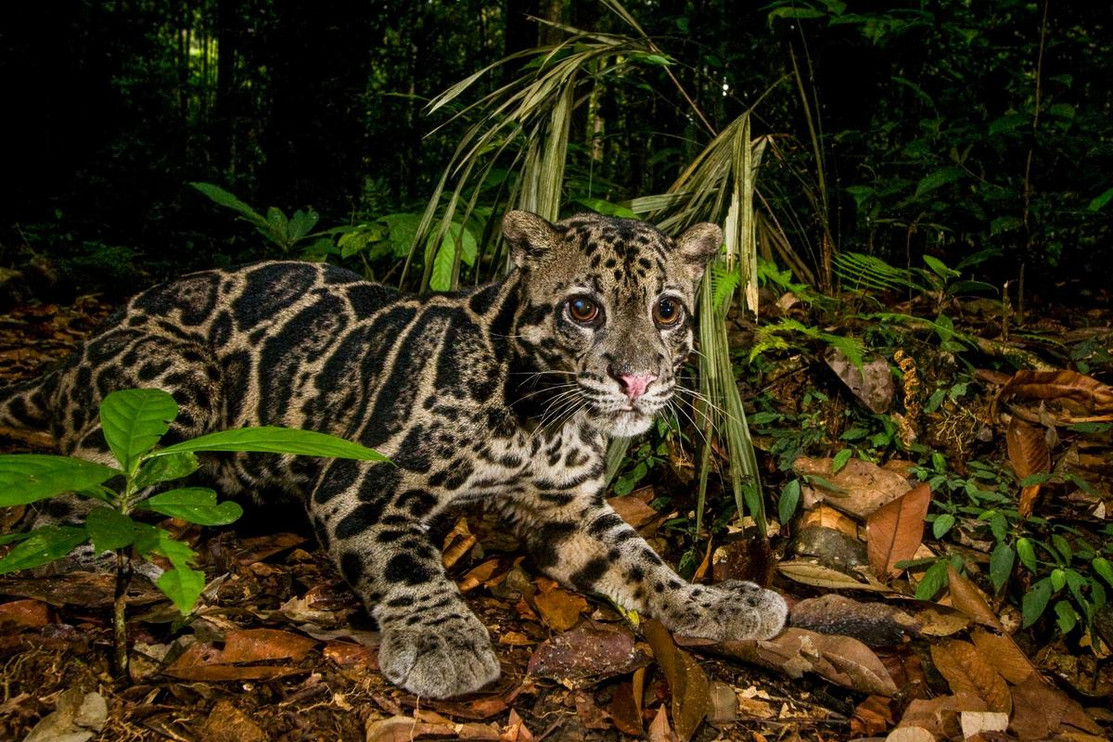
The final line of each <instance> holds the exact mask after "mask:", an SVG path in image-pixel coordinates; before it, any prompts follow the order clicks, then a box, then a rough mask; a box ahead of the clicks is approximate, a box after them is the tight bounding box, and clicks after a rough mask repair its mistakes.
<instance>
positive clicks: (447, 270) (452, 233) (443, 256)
mask: <svg viewBox="0 0 1113 742" xmlns="http://www.w3.org/2000/svg"><path fill="white" fill-rule="evenodd" d="M457 249H459V250H460V262H461V263H463V264H464V265H474V264H475V256H476V254H477V253H478V251H479V243H478V242H477V241H476V239H475V235H474V234H472V232H471V230H470V229H468V228H466V227H462V226H461V225H460V224H459V222H453V223H452V224H450V225H449V227H448V233H447V234H446V235H445V236H444V239H443V240H441V244H440V247H439V248H437V254H436V257H435V258H433V272H432V274H430V277H429V288H431V289H432V290H433V291H451V290H452V289H453V288H454V287H453V285H452V273H453V268H454V267H455V261H456V251H457Z"/></svg>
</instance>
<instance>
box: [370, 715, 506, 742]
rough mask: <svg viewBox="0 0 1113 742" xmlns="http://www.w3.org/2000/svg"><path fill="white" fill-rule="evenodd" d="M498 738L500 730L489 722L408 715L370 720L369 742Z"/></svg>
mask: <svg viewBox="0 0 1113 742" xmlns="http://www.w3.org/2000/svg"><path fill="white" fill-rule="evenodd" d="M438 737H440V738H445V739H473V740H498V739H499V732H498V730H497V729H496V728H495V727H493V726H491V725H489V724H478V723H475V722H472V723H467V724H430V723H429V722H424V721H418V720H417V719H411V718H410V717H408V716H392V717H390V718H389V719H378V720H370V719H369V720H368V722H367V731H366V740H367V742H409V741H410V740H414V739H433V738H438Z"/></svg>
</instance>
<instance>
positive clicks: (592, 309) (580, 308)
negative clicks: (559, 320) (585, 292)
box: [566, 296, 599, 325]
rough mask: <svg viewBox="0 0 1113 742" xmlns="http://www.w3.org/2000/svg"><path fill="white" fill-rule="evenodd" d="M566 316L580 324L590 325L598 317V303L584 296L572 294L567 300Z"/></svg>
mask: <svg viewBox="0 0 1113 742" xmlns="http://www.w3.org/2000/svg"><path fill="white" fill-rule="evenodd" d="M566 306H567V307H568V316H569V317H571V318H572V319H573V320H575V321H576V322H579V323H580V324H581V325H591V324H595V322H596V321H597V320H598V319H599V305H598V304H596V303H595V302H594V301H592V300H591V299H589V298H588V297H586V296H573V297H572V298H571V299H569V300H568V302H567V304H566Z"/></svg>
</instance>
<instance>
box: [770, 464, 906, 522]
mask: <svg viewBox="0 0 1113 742" xmlns="http://www.w3.org/2000/svg"><path fill="white" fill-rule="evenodd" d="M792 468H793V470H794V471H795V472H796V473H797V474H798V475H800V476H805V477H810V479H809V485H810V486H809V487H807V488H806V489H807V490H810V495H811V498H812V499H813V500H820V501H823V502H826V503H827V504H828V505H830V506H831V507H833V508H836V509H838V510H841V511H843V512H844V513H848V514H850V515H853V516H855V517H858V518H865V517H866V516H868V515H869V514H870V513H872V512H873V511H875V510H877V509H878V508H879V507H881V506H882V505H884V504H885V503H887V502H890V501H892V500H895V499H896V498H898V497H900V496H901V495H903V494H904V493H905V492H907V491H908V490H909V489H910V487H909V484H908V480H907V479H905V478H904V477H902V476H901V475H900V474H898V473H897V472H894V471H889V470H887V469H883V468H881V467H880V466H878V465H877V464H872V463H870V462H868V461H862V460H861V459H850V460H849V461H847V462H846V464H845V465H844V466H843V467H842V468H841V469H839V470H838V472H834V471H832V470H833V468H834V459H832V458H818V459H813V458H808V457H805V456H801V457H800V458H798V459H796V461H794V462H793V463H792ZM807 501H808V493H805V502H807Z"/></svg>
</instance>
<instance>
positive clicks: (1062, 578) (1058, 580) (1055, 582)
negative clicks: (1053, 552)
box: [1051, 567, 1067, 592]
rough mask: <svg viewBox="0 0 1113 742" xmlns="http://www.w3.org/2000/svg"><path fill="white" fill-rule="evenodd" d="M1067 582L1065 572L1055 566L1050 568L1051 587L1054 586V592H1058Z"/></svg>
mask: <svg viewBox="0 0 1113 742" xmlns="http://www.w3.org/2000/svg"><path fill="white" fill-rule="evenodd" d="M1066 584H1067V573H1066V572H1064V571H1063V570H1061V569H1059V568H1058V567H1056V568H1055V569H1053V570H1051V587H1053V588H1055V592H1059V591H1060V590H1062V589H1063V587H1064V586H1066Z"/></svg>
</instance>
